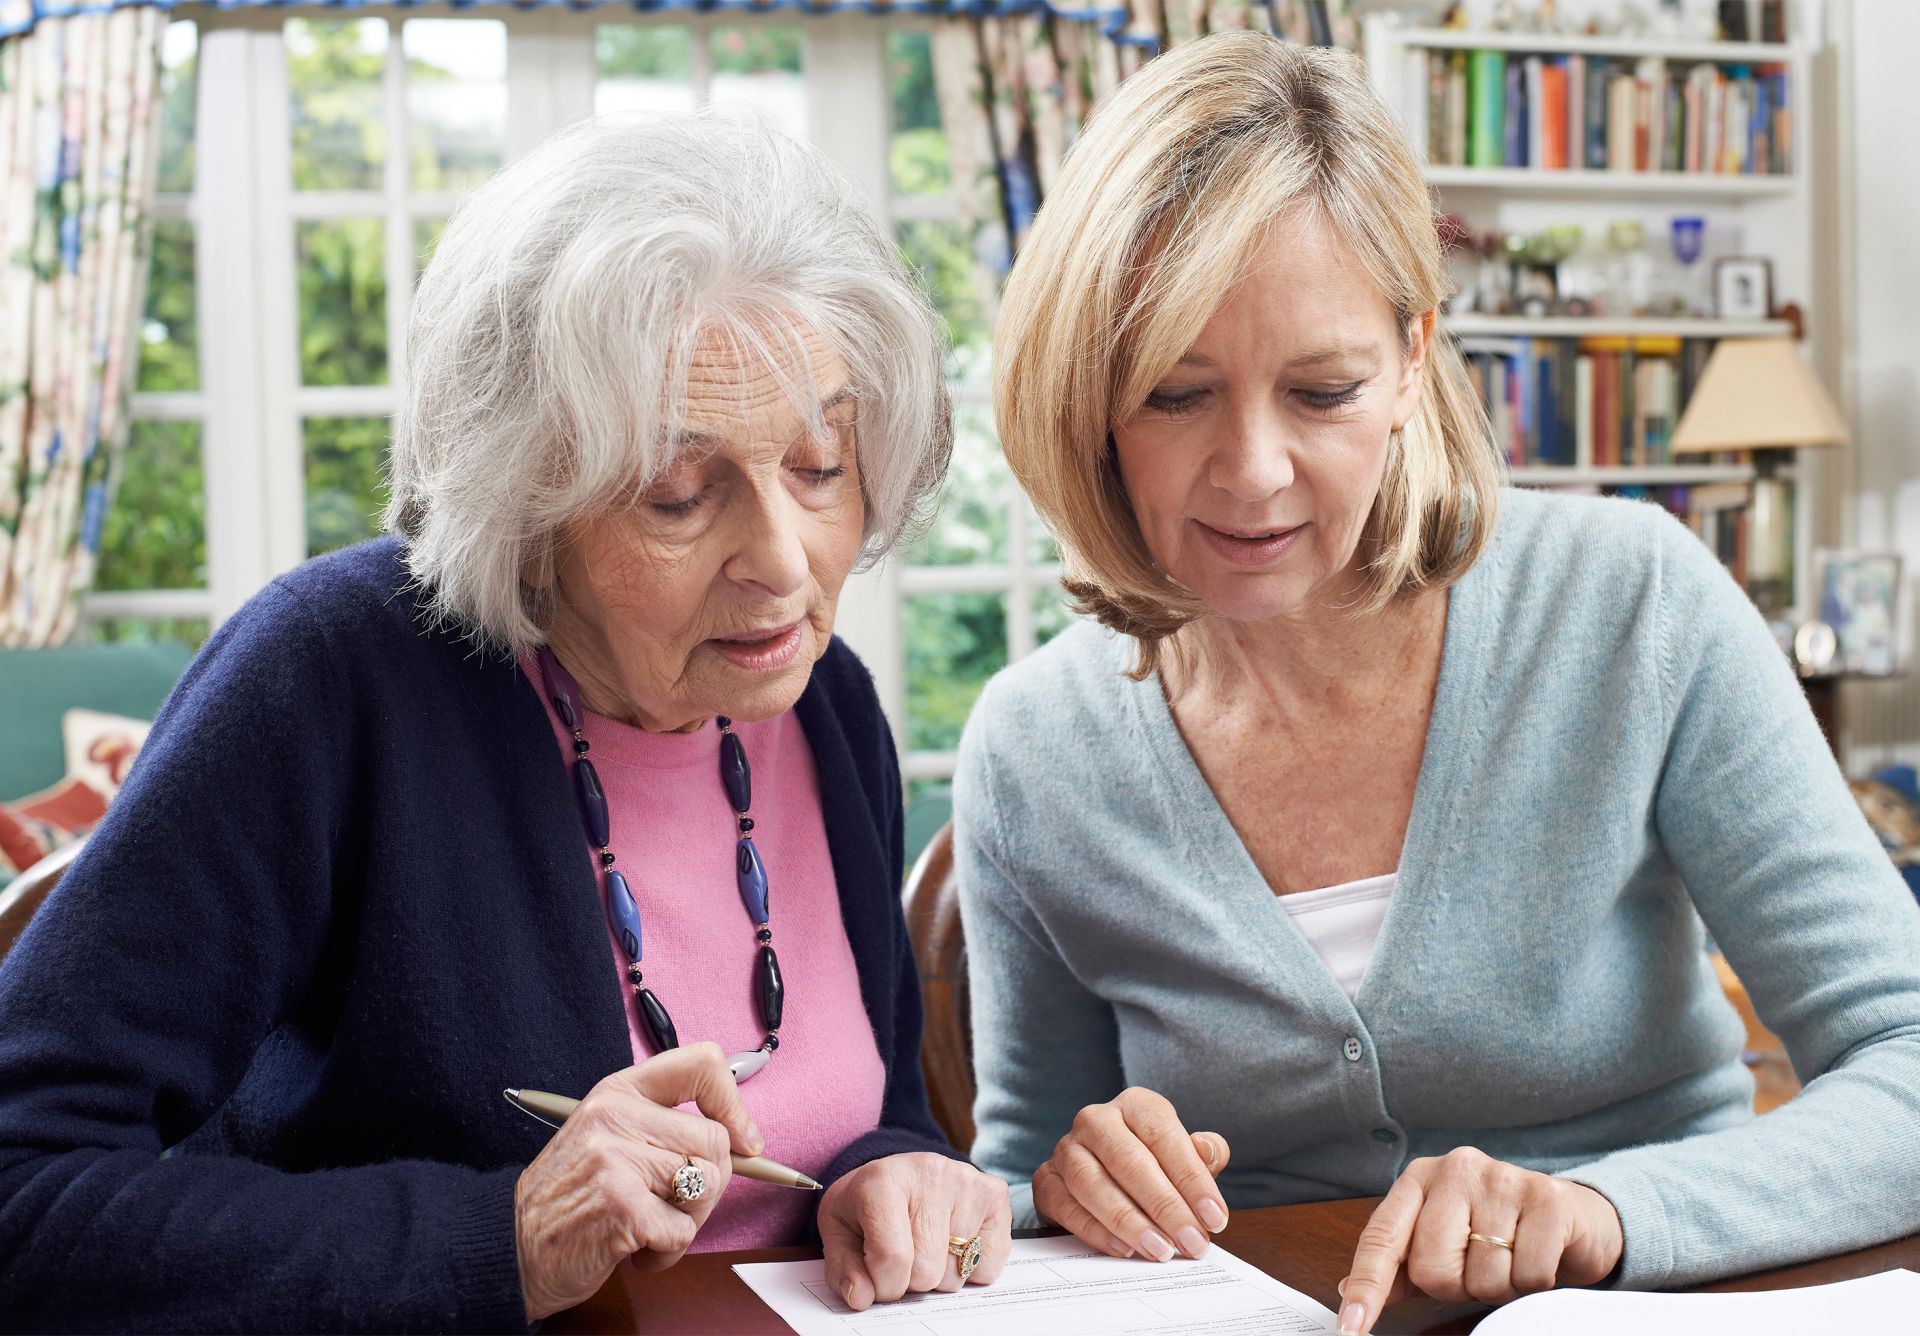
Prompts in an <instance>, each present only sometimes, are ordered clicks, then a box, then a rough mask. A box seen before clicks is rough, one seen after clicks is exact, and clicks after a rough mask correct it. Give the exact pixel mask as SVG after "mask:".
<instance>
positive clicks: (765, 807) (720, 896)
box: [520, 656, 886, 1252]
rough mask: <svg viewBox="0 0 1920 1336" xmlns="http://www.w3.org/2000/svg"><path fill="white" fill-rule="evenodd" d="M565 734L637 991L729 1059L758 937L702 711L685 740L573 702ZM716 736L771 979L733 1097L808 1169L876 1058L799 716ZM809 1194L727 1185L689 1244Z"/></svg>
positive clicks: (858, 1097)
mask: <svg viewBox="0 0 1920 1336" xmlns="http://www.w3.org/2000/svg"><path fill="white" fill-rule="evenodd" d="M520 666H521V670H522V671H523V672H525V673H526V674H527V678H528V681H529V683H531V684H532V686H533V689H534V690H536V691H538V690H539V682H540V669H539V665H538V663H537V662H536V661H535V660H534V659H533V658H532V657H531V656H528V657H527V658H525V659H523V660H522V661H521V665H520ZM541 694H542V703H543V704H544V703H545V695H544V692H542V693H541ZM547 719H548V722H549V723H551V724H552V725H553V730H554V736H555V738H556V739H557V740H558V742H559V745H560V748H561V751H562V753H563V754H564V755H565V757H566V759H567V761H568V763H569V764H571V762H572V760H573V738H572V735H571V734H570V733H568V732H567V731H566V729H565V728H564V727H562V725H561V724H560V722H559V720H558V719H556V718H555V717H554V715H553V711H552V709H551V708H549V709H548V711H547ZM581 731H582V732H583V733H584V734H585V735H586V739H587V741H588V742H589V743H591V744H592V747H593V750H592V752H591V757H592V760H593V766H594V769H595V770H596V771H597V772H598V773H599V775H600V783H601V786H602V787H603V788H604V789H605V790H606V794H607V804H608V807H609V809H610V815H611V828H612V839H611V842H610V845H609V847H610V848H612V850H613V852H614V854H615V855H616V856H617V857H618V858H619V862H618V863H617V864H616V866H617V867H618V868H619V869H620V870H621V871H622V872H624V873H625V874H626V877H627V882H628V884H629V885H630V886H631V887H632V888H633V896H634V899H635V901H637V902H638V904H639V906H640V921H641V928H642V938H643V940H642V946H641V949H642V968H643V969H644V970H645V971H646V980H647V987H649V988H651V989H652V990H653V993H654V996H656V997H658V998H659V999H660V1000H661V1002H662V1003H663V1004H664V1005H665V1006H666V1008H667V1011H668V1013H669V1014H670V1015H672V1017H673V1023H674V1027H675V1029H677V1030H678V1031H679V1035H680V1042H681V1043H683V1044H689V1043H694V1042H697V1041H699V1040H703V1039H711V1040H713V1041H714V1042H715V1043H717V1044H719V1045H720V1047H721V1048H723V1049H725V1050H727V1051H728V1052H729V1053H732V1052H737V1051H739V1050H742V1049H751V1048H758V1047H759V1045H760V1039H761V1035H762V1034H763V1033H764V1032H763V1031H762V1030H761V1028H760V1024H759V1018H758V1016H757V1014H756V1012H755V1008H754V1003H753V961H754V952H755V950H756V949H757V948H758V945H759V944H758V943H757V942H756V941H755V940H754V925H753V923H752V922H751V920H749V919H748V917H747V913H746V910H745V909H744V908H743V907H742V905H741V903H740V892H739V890H738V889H737V887H736V885H735V882H734V870H733V857H734V853H733V851H734V841H735V839H736V835H735V832H734V815H733V809H732V808H731V807H729V806H728V805H727V797H726V792H725V790H724V789H722V788H721V785H720V734H719V730H718V729H716V728H715V727H714V726H713V723H712V722H711V721H709V722H707V723H706V724H704V725H702V726H701V727H700V728H699V729H698V730H696V731H695V732H692V733H649V732H647V731H645V730H644V729H640V728H635V727H633V726H632V725H629V724H622V723H619V722H617V721H615V720H612V719H608V718H606V717H604V716H602V715H598V714H594V713H593V712H592V711H588V712H587V713H586V717H585V719H583V720H582V723H581ZM733 731H734V732H735V733H737V734H738V735H739V737H740V741H741V742H742V744H744V745H745V747H746V749H747V762H748V764H749V765H750V766H751V767H752V769H753V821H754V829H753V843H754V847H755V848H757V849H758V850H759V851H760V857H761V859H762V861H763V862H765V864H766V867H767V881H768V886H769V895H768V902H769V907H770V909H771V911H772V914H771V922H770V923H769V926H770V927H771V928H772V929H773V933H774V938H773V945H774V948H775V949H776V950H777V951H778V952H779V953H780V972H781V975H782V977H783V978H784V979H785V981H786V1008H785V1011H786V1014H785V1016H784V1017H783V1018H782V1023H781V1026H780V1049H779V1051H778V1052H777V1053H775V1054H774V1056H773V1061H772V1062H770V1063H768V1064H767V1065H766V1066H765V1067H764V1068H762V1069H761V1071H760V1072H759V1074H758V1075H756V1076H753V1077H752V1078H750V1079H749V1080H747V1081H746V1082H745V1083H744V1084H742V1085H741V1087H740V1092H741V1094H742V1095H744V1096H745V1097H746V1102H747V1109H748V1111H749V1112H750V1113H751V1114H752V1115H753V1119H754V1121H755V1122H757V1123H758V1124H759V1125H760V1131H761V1132H762V1133H763V1134H764V1135H765V1137H766V1140H767V1148H766V1154H767V1156H768V1157H769V1158H771V1159H775V1160H778V1161H779V1162H780V1163H782V1164H785V1165H790V1166H792V1167H793V1168H795V1169H798V1170H800V1171H801V1172H803V1173H807V1174H811V1175H813V1176H815V1177H818V1176H819V1175H820V1174H821V1173H823V1172H824V1171H825V1170H826V1167H827V1165H828V1164H829V1163H830V1162H831V1161H832V1160H833V1158H834V1156H835V1155H837V1154H838V1153H839V1152H840V1151H841V1150H843V1149H844V1148H845V1147H846V1146H847V1144H848V1143H849V1142H851V1141H853V1140H854V1139H855V1138H856V1137H859V1136H861V1135H863V1134H865V1133H867V1132H871V1131H872V1130H873V1129H874V1126H875V1125H876V1124H877V1123H878V1122H879V1120H880V1105H881V1100H882V1097H883V1095H884V1093H885V1087H886V1068H885V1066H884V1065H883V1064H882V1062H881V1060H880V1053H879V1050H878V1048H877V1047H876V1046H875V1044H874V1038H873V1028H872V1026H871V1024H870V1023H869V1021H868V1020H867V1010H866V1006H865V1004H864V1003H863V1002H862V1001H861V1000H860V978H859V975H858V973H857V972H856V971H855V969H854V963H853V949H852V948H851V947H850V946H849V945H848V944H847V930H846V926H845V924H844V923H843V922H842V921H841V918H840V895H839V891H838V888H837V885H836V883H835V881H834V875H833V862H832V859H831V857H830V855H829V853H828V850H827V832H826V826H825V824H824V823H823V821H822V819H821V814H820V786H819V781H818V779H817V777H816V776H815V774H814V768H813V752H812V750H811V749H810V748H809V747H808V746H807V739H806V736H805V734H803V733H802V732H801V729H800V721H799V720H798V719H797V718H796V717H795V716H794V714H793V711H791V710H789V711H787V712H786V713H785V714H782V715H780V716H779V717H778V718H775V719H770V720H768V721H766V722H765V723H759V724H743V723H739V722H736V723H735V724H734V726H733ZM581 857H582V858H586V859H588V860H589V861H590V862H591V864H592V866H593V867H594V869H595V877H594V881H595V883H596V884H597V885H599V887H600V896H601V900H600V903H598V904H596V905H581V906H579V908H578V912H579V913H582V914H589V913H593V914H599V915H600V920H601V922H602V923H603V924H604V923H605V922H606V903H605V897H606V886H605V884H604V882H602V881H601V878H600V877H599V875H598V868H599V860H598V858H597V857H596V856H595V852H594V851H593V850H592V849H590V848H588V846H587V843H586V836H585V834H584V833H583V834H582V836H581ZM607 951H608V953H609V955H608V964H607V968H608V969H609V970H610V971H613V972H614V974H615V976H616V977H617V978H618V979H619V980H620V995H621V996H622V997H623V998H624V999H625V1002H626V1011H627V1033H628V1037H629V1039H630V1040H631V1042H632V1045H633V1059H634V1061H635V1062H641V1061H644V1060H645V1059H647V1058H649V1057H651V1056H653V1043H652V1040H651V1039H650V1038H649V1037H648V1036H647V1032H646V1028H645V1026H644V1025H643V1023H642V1022H641V1020H640V1016H639V1013H638V1010H637V1007H636V1004H635V998H634V993H633V989H632V987H631V986H630V985H629V984H628V983H627V982H626V965H627V961H626V957H625V955H623V954H622V953H621V950H620V947H619V945H618V943H617V942H616V941H615V939H614V936H613V933H612V930H611V929H609V930H608V932H607ZM569 1093H571V1092H569ZM684 1107H686V1108H688V1109H691V1108H692V1106H691V1105H687V1106H684ZM819 1200H820V1194H819V1193H817V1192H796V1191H795V1190H793V1189H792V1188H777V1187H772V1186H769V1185H768V1184H765V1183H755V1182H753V1181H751V1180H749V1179H744V1178H736V1179H734V1180H733V1181H732V1182H731V1183H730V1184H729V1185H728V1187H727V1193H726V1196H725V1197H723V1198H722V1199H721V1201H720V1204H719V1205H718V1206H717V1207H715V1208H714V1211H713V1214H712V1215H711V1216H710V1217H708V1219H707V1223H706V1225H705V1227H704V1228H702V1229H701V1231H700V1234H699V1237H698V1238H697V1239H695V1240H694V1244H693V1249H694V1251H696V1252H718V1251H724V1250H728V1249H734V1248H767V1247H774V1246H777V1245H781V1244H786V1243H792V1242H795V1241H796V1240H797V1239H798V1237H799V1236H800V1234H801V1233H802V1231H803V1230H804V1228H805V1226H806V1223H807V1219H808V1216H809V1214H810V1213H811V1212H812V1211H813V1210H814V1208H815V1207H816V1206H818V1204H819Z"/></svg>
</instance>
